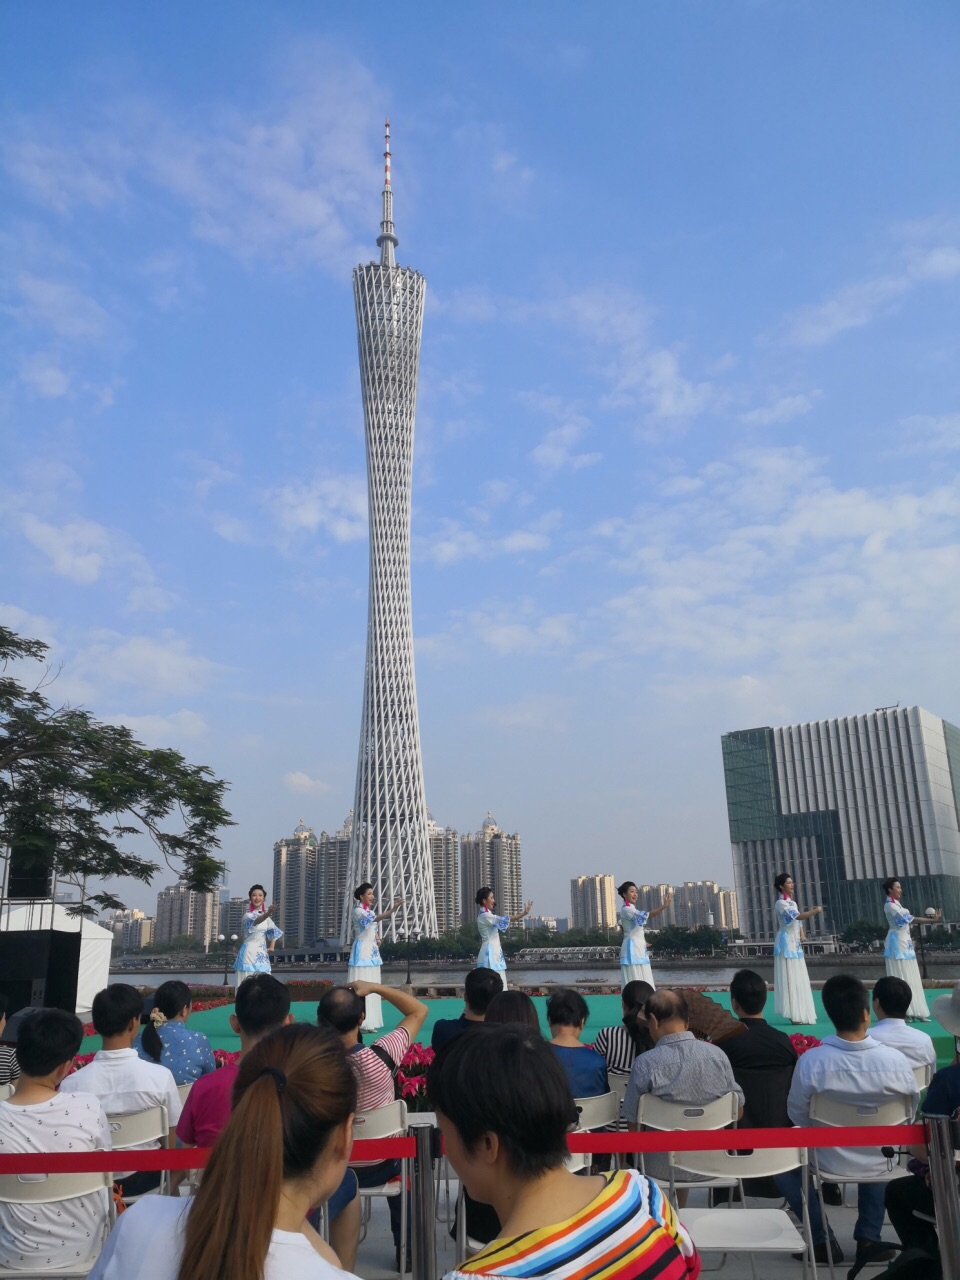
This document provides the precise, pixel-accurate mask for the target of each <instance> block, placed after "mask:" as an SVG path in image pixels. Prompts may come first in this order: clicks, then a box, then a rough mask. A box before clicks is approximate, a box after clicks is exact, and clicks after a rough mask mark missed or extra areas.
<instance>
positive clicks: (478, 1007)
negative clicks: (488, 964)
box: [430, 969, 503, 1053]
mask: <svg viewBox="0 0 960 1280" xmlns="http://www.w3.org/2000/svg"><path fill="white" fill-rule="evenodd" d="M502 990H503V983H502V981H501V980H500V975H499V973H498V972H497V971H496V970H495V969H471V970H470V972H469V973H468V974H467V976H466V978H465V979H464V981H463V1013H461V1015H460V1017H459V1018H438V1019H437V1021H436V1022H435V1023H434V1024H433V1035H432V1036H431V1037H430V1047H431V1049H433V1051H434V1052H435V1053H439V1051H440V1050H441V1049H442V1048H443V1046H444V1045H445V1044H447V1043H448V1042H449V1041H450V1040H453V1039H454V1038H455V1037H456V1036H459V1035H462V1034H463V1032H464V1031H469V1030H470V1029H471V1027H478V1026H479V1027H482V1026H483V1023H484V1020H485V1018H486V1016H487V1010H488V1009H489V1008H490V1001H491V1000H492V999H493V997H494V996H497V995H499V994H500V992H501V991H502Z"/></svg>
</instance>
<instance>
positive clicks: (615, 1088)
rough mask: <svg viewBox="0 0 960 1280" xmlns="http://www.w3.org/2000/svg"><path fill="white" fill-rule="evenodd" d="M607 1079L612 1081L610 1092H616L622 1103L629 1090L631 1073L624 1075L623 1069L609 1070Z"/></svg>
mask: <svg viewBox="0 0 960 1280" xmlns="http://www.w3.org/2000/svg"><path fill="white" fill-rule="evenodd" d="M607 1079H608V1081H609V1082H610V1092H611V1093H615V1094H616V1095H617V1097H618V1098H619V1099H620V1101H621V1103H622V1102H623V1099H624V1096H625V1095H626V1092H627V1085H628V1084H629V1083H630V1076H629V1074H627V1075H624V1074H623V1072H621V1071H608V1072H607Z"/></svg>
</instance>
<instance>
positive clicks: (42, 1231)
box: [0, 1009, 110, 1274]
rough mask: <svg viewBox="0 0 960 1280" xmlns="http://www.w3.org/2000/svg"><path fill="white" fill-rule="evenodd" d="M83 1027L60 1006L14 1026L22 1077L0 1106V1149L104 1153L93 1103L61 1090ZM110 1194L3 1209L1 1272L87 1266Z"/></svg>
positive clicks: (104, 1130) (104, 1138)
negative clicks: (9, 1096)
mask: <svg viewBox="0 0 960 1280" xmlns="http://www.w3.org/2000/svg"><path fill="white" fill-rule="evenodd" d="M82 1039H83V1024H82V1023H81V1021H80V1019H79V1018H78V1017H76V1015H75V1014H72V1013H66V1012H64V1010H63V1009H38V1010H36V1011H35V1012H33V1013H31V1014H30V1015H29V1016H28V1017H26V1018H24V1019H23V1021H22V1022H21V1023H20V1025H19V1027H18V1028H17V1045H16V1052H17V1057H18V1059H19V1063H20V1078H19V1080H18V1082H17V1087H16V1090H15V1092H14V1094H13V1096H12V1097H11V1098H9V1099H8V1100H7V1101H6V1102H0V1151H2V1152H3V1153H4V1155H14V1154H18V1155H20V1154H26V1153H28V1152H32V1151H67V1150H70V1151H105V1150H109V1148H110V1129H109V1127H108V1125H107V1121H106V1118H105V1117H104V1114H103V1110H102V1108H101V1106H100V1102H99V1100H98V1099H97V1098H95V1097H93V1096H92V1095H91V1094H88V1093H78V1094H64V1093H58V1092H57V1089H58V1087H59V1085H60V1082H61V1081H62V1080H63V1079H64V1077H65V1076H66V1074H67V1072H68V1071H70V1070H71V1069H72V1067H73V1059H74V1055H75V1054H76V1052H77V1050H78V1049H79V1048H80V1042H81V1040H82ZM108 1210H109V1202H108V1198H107V1191H106V1189H104V1190H103V1191H95V1192H93V1193H92V1194H90V1195H85V1196H74V1197H73V1198H72V1199H70V1200H63V1201H60V1202H59V1203H56V1204H0V1267H2V1268H3V1271H4V1274H6V1273H7V1272H8V1271H10V1272H16V1271H29V1272H34V1273H35V1272H36V1271H38V1270H47V1269H52V1268H58V1269H66V1268H67V1267H70V1266H76V1267H78V1268H82V1269H86V1268H85V1266H84V1264H89V1261H90V1259H91V1258H94V1257H96V1255H97V1253H98V1252H99V1249H100V1243H101V1241H102V1240H103V1233H104V1231H105V1230H106V1226H107V1215H108Z"/></svg>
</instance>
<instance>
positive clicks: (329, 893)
mask: <svg viewBox="0 0 960 1280" xmlns="http://www.w3.org/2000/svg"><path fill="white" fill-rule="evenodd" d="M352 832H353V810H352V809H351V810H350V812H349V813H348V814H347V816H346V818H345V819H344V821H343V825H342V826H341V827H340V829H339V831H334V832H333V834H332V835H330V834H329V833H328V832H326V831H321V832H320V839H319V843H318V845H317V937H318V938H338V937H339V936H340V925H341V921H342V919H343V908H344V902H345V901H346V902H347V903H348V904H349V906H350V907H352V906H353V891H354V889H355V888H356V887H357V885H358V884H359V883H360V881H358V880H351V879H350V878H349V877H350V837H351V834H352ZM377 892H378V894H379V892H380V890H379V887H378V889H377ZM379 900H380V899H379V898H378V901H379ZM387 905H389V904H387ZM379 910H381V911H382V910H383V907H382V906H381V907H380V908H379Z"/></svg>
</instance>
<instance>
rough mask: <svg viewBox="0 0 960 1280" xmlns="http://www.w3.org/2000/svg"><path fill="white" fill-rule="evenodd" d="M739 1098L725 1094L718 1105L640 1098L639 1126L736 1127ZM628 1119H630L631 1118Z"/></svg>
mask: <svg viewBox="0 0 960 1280" xmlns="http://www.w3.org/2000/svg"><path fill="white" fill-rule="evenodd" d="M739 1111H740V1097H739V1095H738V1094H736V1093H725V1094H724V1095H723V1097H722V1098H717V1099H716V1101H715V1102H703V1103H692V1102H668V1101H667V1100H666V1098H658V1097H657V1096H656V1095H655V1094H652V1093H642V1094H641V1095H640V1107H639V1110H638V1111H637V1124H639V1125H646V1127H647V1128H648V1129H725V1128H726V1127H727V1125H728V1124H736V1120H737V1115H738V1114H739ZM628 1119H629V1117H628Z"/></svg>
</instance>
